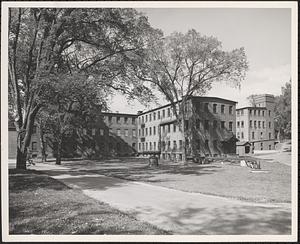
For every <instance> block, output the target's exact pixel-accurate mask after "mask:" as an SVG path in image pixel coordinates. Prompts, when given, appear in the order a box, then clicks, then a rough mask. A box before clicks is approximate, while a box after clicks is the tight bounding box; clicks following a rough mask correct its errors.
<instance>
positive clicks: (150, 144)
mask: <svg viewBox="0 0 300 244" xmlns="http://www.w3.org/2000/svg"><path fill="white" fill-rule="evenodd" d="M149 148H150V151H152V142H149Z"/></svg>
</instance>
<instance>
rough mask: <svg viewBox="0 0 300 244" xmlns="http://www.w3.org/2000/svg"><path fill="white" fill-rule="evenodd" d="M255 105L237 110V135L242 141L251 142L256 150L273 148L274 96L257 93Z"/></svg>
mask: <svg viewBox="0 0 300 244" xmlns="http://www.w3.org/2000/svg"><path fill="white" fill-rule="evenodd" d="M253 105H254V106H252V107H243V108H239V109H237V110H236V136H237V138H238V139H239V141H241V142H250V143H251V144H252V147H253V148H254V150H273V149H274V148H275V147H274V146H275V136H274V132H275V130H274V96H273V95H270V94H263V95H257V96H255V97H254V104H253Z"/></svg>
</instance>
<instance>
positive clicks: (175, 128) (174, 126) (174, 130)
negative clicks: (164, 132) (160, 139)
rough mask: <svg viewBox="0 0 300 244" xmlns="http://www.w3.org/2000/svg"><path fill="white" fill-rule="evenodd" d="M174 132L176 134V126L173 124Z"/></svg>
mask: <svg viewBox="0 0 300 244" xmlns="http://www.w3.org/2000/svg"><path fill="white" fill-rule="evenodd" d="M173 132H176V124H173Z"/></svg>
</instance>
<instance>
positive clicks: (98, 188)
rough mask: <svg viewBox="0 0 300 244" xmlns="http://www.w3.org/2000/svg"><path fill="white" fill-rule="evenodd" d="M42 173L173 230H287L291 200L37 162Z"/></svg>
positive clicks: (201, 232) (209, 231)
mask: <svg viewBox="0 0 300 244" xmlns="http://www.w3.org/2000/svg"><path fill="white" fill-rule="evenodd" d="M31 168H32V169H36V170H42V171H45V172H46V173H47V174H49V175H50V176H52V177H53V178H56V179H58V180H60V181H62V182H63V183H65V184H66V185H68V186H71V187H73V188H79V189H81V190H82V191H83V192H84V193H85V194H86V195H88V196H90V197H92V198H95V199H97V200H99V201H102V202H106V203H108V204H110V205H111V206H113V207H115V208H118V209H120V210H121V211H124V212H128V213H131V214H133V215H134V216H136V218H138V219H140V220H142V221H146V222H149V223H151V224H154V225H156V226H158V227H160V228H162V229H165V230H169V231H171V232H172V233H174V234H190V235H192V234H194V235H201V234H226V235H234V234H245V235H246V234H250V235H253V234H256V235H259V234H262V235H272V234H290V232H291V209H290V205H289V204H255V203H247V202H242V201H238V200H231V199H227V198H221V197H214V196H208V195H203V194H200V193H188V192H183V191H178V190H172V189H168V188H165V187H159V186H153V185H148V184H146V183H141V182H132V181H126V180H121V179H117V178H112V177H106V176H103V175H99V174H95V173H92V172H91V171H84V170H71V169H69V168H67V167H61V166H60V167H58V166H56V165H48V164H41V163H38V164H37V165H36V166H31Z"/></svg>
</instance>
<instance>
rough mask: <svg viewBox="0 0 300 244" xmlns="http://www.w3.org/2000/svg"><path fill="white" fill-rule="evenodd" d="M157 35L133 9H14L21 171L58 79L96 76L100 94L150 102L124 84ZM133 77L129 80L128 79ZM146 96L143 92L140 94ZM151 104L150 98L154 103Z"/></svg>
mask: <svg viewBox="0 0 300 244" xmlns="http://www.w3.org/2000/svg"><path fill="white" fill-rule="evenodd" d="M152 32H155V30H153V29H152V28H151V26H150V25H149V23H148V21H147V18H145V17H144V16H142V15H141V14H139V13H138V12H137V11H135V10H133V9H110V8H103V9H87V8H83V9H73V8H67V9H63V8H60V9H58V8H57V9H54V8H52V9H49V8H31V9H27V8H26V9H25V8H18V9H16V8H11V9H9V79H8V82H9V99H10V103H11V104H12V106H11V107H12V110H13V111H11V113H12V114H13V117H14V121H15V126H16V130H17V132H18V145H17V168H26V162H25V161H26V156H27V148H28V146H29V143H30V140H31V135H32V130H33V125H34V123H35V119H36V115H37V113H38V112H39V111H40V110H41V109H42V108H43V107H45V106H46V105H47V103H48V101H49V100H50V98H51V92H49V91H51V86H52V84H51V82H52V80H53V79H52V78H53V77H60V76H62V75H64V74H70V75H71V74H72V73H73V72H74V71H77V72H83V73H85V74H91V75H92V76H93V77H94V78H95V79H97V81H98V86H99V87H100V88H103V87H109V88H112V89H116V90H121V91H122V92H124V93H125V94H128V95H129V96H135V95H139V97H141V98H146V97H147V96H141V95H147V94H148V93H147V92H150V90H149V89H147V88H146V87H144V86H143V85H142V84H141V83H140V82H135V83H134V82H130V80H127V83H122V82H120V79H121V77H122V76H124V75H125V74H126V72H127V67H126V63H124V62H123V61H124V60H130V59H136V57H138V56H139V55H140V54H141V53H142V50H143V48H144V45H145V43H144V37H145V36H147V35H149V34H150V33H152ZM126 76H128V74H126ZM139 91H142V92H139ZM148 98H149V97H148Z"/></svg>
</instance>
